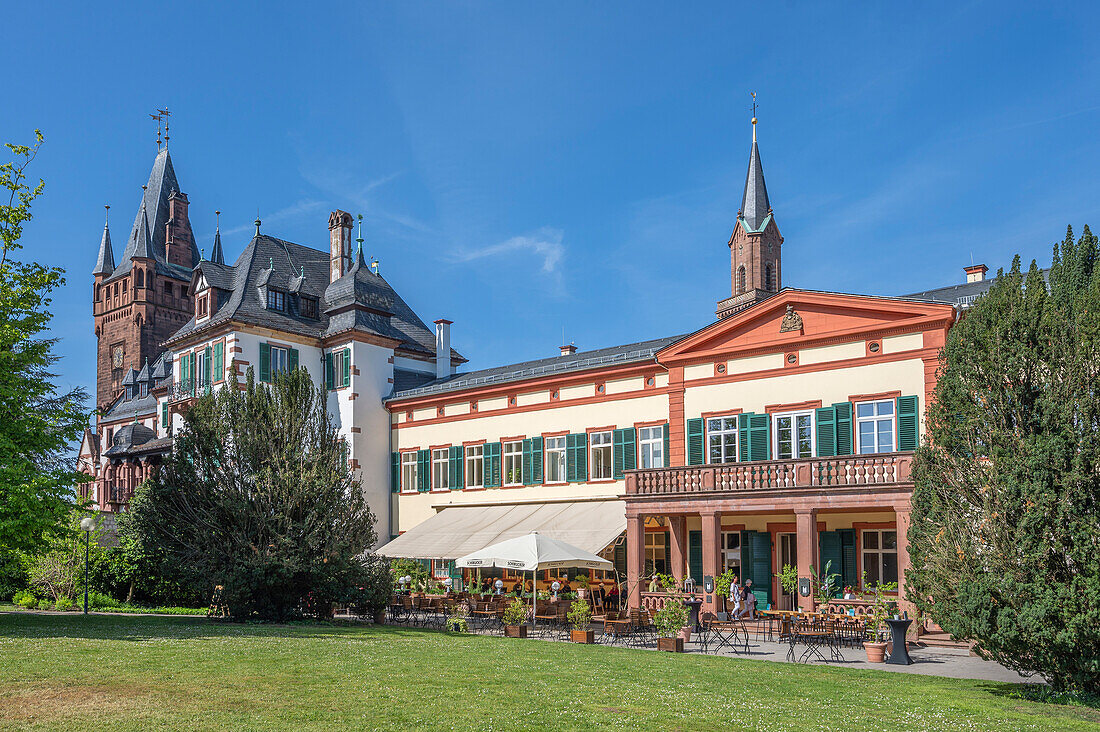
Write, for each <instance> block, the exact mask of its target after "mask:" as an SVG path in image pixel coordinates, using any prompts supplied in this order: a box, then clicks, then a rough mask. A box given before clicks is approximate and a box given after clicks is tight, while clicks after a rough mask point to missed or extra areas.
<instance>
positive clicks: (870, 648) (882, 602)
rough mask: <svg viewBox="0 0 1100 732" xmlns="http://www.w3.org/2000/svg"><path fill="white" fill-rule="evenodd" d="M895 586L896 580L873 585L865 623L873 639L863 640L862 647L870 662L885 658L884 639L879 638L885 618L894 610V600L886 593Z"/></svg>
mask: <svg viewBox="0 0 1100 732" xmlns="http://www.w3.org/2000/svg"><path fill="white" fill-rule="evenodd" d="M897 588H898V583H897V582H879V583H878V584H876V585H875V588H874V592H875V594H874V602H873V604H872V605H871V612H869V613H867V625H868V628H869V629H870V631H871V638H872V639H873V640H869V641H864V642H863V649H864V650H865V651H867V661H868V662H870V663H883V662H884V661H885V660H886V641H885V640H880V638H884V636H883V633H884V632H885V631H884V628H883V626H884V625H885V624H886V623H885V621H886V618H888V617H890V616H891V615H892V614H893V612H894V610H893V605H894V602H893V600H892V599H891V598H889V597H887V596H886V593H887V592H893V591H895V590H897Z"/></svg>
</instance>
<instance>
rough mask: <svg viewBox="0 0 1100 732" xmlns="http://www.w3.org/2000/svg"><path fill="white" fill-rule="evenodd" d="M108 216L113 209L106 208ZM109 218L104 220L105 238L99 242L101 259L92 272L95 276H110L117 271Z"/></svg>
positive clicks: (97, 261)
mask: <svg viewBox="0 0 1100 732" xmlns="http://www.w3.org/2000/svg"><path fill="white" fill-rule="evenodd" d="M105 208H106V209H107V213H108V216H109V215H110V211H111V207H110V206H106V207H105ZM108 224H109V221H108V217H107V216H105V217H104V219H103V238H102V239H101V240H100V242H99V258H98V259H97V260H96V263H95V269H93V270H92V274H93V275H104V276H109V275H110V274H111V273H112V272H114V271H115V252H114V249H112V248H111V228H110V226H109V225H108Z"/></svg>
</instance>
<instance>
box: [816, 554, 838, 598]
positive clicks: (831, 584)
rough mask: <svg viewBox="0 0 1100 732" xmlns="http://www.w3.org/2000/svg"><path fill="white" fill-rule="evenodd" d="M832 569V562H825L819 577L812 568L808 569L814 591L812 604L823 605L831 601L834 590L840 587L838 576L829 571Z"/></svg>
mask: <svg viewBox="0 0 1100 732" xmlns="http://www.w3.org/2000/svg"><path fill="white" fill-rule="evenodd" d="M832 568H833V560H831V559H830V560H829V561H827V562H825V567H824V568H823V569H822V570H821V576H820V577H819V576H818V574H817V570H816V569H815V568H814V567H810V577H811V578H812V580H813V591H814V604H815V605H818V606H820V605H825V604H827V603H828V602H829V600H832V599H833V595H834V594H835V592H836V588H837V587H838V586H839V585H840V575H839V574H836V573H835V572H830V571H829V570H830V569H832Z"/></svg>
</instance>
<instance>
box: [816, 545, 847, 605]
mask: <svg viewBox="0 0 1100 732" xmlns="http://www.w3.org/2000/svg"><path fill="white" fill-rule="evenodd" d="M817 543H818V548H819V551H820V556H821V566H820V567H818V568H817V571H818V576H819V577H821V579H824V573H825V563H826V562H832V564H830V565H829V573H830V574H835V575H839V577H838V579H837V580H836V584H835V585H834V586H833V590H834V592H835V593H841V592H843V591H844V554H843V552H842V547H841V540H840V532H839V531H822V532H820V533H819V534H818V535H817Z"/></svg>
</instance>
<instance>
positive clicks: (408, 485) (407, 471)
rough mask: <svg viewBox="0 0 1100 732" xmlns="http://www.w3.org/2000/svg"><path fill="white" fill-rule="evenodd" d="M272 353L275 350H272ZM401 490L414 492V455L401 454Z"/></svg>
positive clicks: (410, 453)
mask: <svg viewBox="0 0 1100 732" xmlns="http://www.w3.org/2000/svg"><path fill="white" fill-rule="evenodd" d="M271 350H272V351H274V350H275V349H274V348H272V349H271ZM401 490H403V491H415V490H416V453H415V452H403V453H401Z"/></svg>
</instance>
